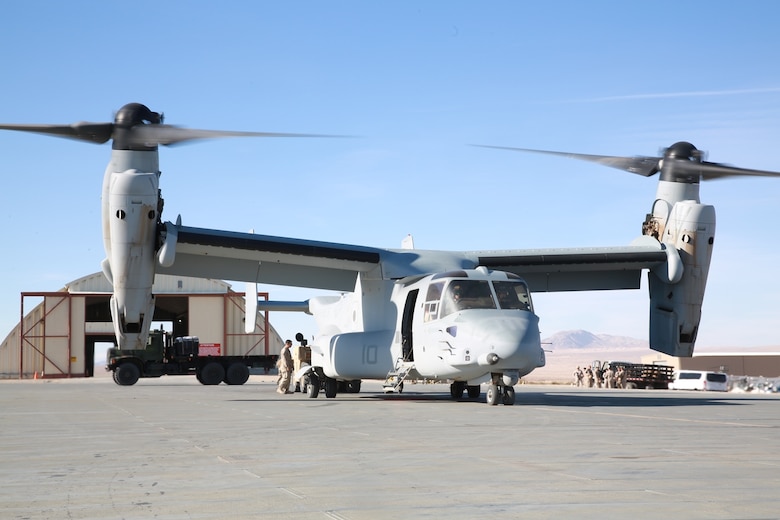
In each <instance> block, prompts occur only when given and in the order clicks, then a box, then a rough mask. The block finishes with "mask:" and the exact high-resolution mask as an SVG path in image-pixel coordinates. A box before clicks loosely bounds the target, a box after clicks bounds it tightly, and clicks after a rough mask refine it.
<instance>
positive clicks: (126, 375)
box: [114, 362, 141, 386]
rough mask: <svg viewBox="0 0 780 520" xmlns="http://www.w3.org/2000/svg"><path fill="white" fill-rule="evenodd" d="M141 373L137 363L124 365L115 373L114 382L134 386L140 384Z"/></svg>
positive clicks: (117, 368)
mask: <svg viewBox="0 0 780 520" xmlns="http://www.w3.org/2000/svg"><path fill="white" fill-rule="evenodd" d="M139 377H141V371H140V370H139V369H138V365H136V364H135V363H132V362H129V363H122V364H121V365H119V366H118V367H116V370H115V371H114V381H115V382H116V384H118V385H122V386H132V385H134V384H136V383H137V382H138V378H139Z"/></svg>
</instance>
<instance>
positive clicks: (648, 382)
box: [593, 361, 674, 389]
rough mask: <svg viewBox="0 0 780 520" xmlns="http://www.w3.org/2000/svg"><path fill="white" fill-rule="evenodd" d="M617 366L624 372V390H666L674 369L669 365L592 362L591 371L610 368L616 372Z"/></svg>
mask: <svg viewBox="0 0 780 520" xmlns="http://www.w3.org/2000/svg"><path fill="white" fill-rule="evenodd" d="M619 366H622V367H623V370H625V372H626V379H625V381H626V382H625V387H626V388H648V389H667V388H669V383H671V382H672V381H673V380H674V367H672V366H669V365H647V364H641V363H628V362H625V361H604V362H601V361H594V362H593V369H594V370H601V371H602V372H603V371H605V370H606V369H607V368H609V367H611V368H612V370H614V371H616V370H617V368H618V367H619Z"/></svg>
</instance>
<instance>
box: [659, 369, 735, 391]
mask: <svg viewBox="0 0 780 520" xmlns="http://www.w3.org/2000/svg"><path fill="white" fill-rule="evenodd" d="M728 383H729V376H728V375H726V374H724V373H722V372H705V371H702V370H678V371H676V372H675V374H674V381H672V382H671V383H669V389H670V390H713V391H716V392H725V391H727V390H728Z"/></svg>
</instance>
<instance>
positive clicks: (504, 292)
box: [493, 281, 533, 311]
mask: <svg viewBox="0 0 780 520" xmlns="http://www.w3.org/2000/svg"><path fill="white" fill-rule="evenodd" d="M493 287H494V288H495V289H496V296H497V297H498V305H499V306H500V307H501V308H502V309H519V310H521V311H532V310H533V308H532V307H531V297H530V296H529V295H528V286H527V285H525V284H524V283H523V282H521V281H507V282H503V281H495V282H493Z"/></svg>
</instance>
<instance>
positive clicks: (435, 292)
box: [423, 282, 444, 321]
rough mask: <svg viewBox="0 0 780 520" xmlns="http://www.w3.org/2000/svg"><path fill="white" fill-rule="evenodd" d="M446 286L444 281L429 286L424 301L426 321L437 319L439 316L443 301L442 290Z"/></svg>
mask: <svg viewBox="0 0 780 520" xmlns="http://www.w3.org/2000/svg"><path fill="white" fill-rule="evenodd" d="M443 288H444V282H437V283H432V284H431V285H429V286H428V292H427V293H426V295H425V303H423V308H424V309H423V310H424V312H423V314H424V316H425V318H424V321H431V320H435V319H436V318H438V317H439V305H440V303H441V301H440V300H441V291H442V289H443Z"/></svg>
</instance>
